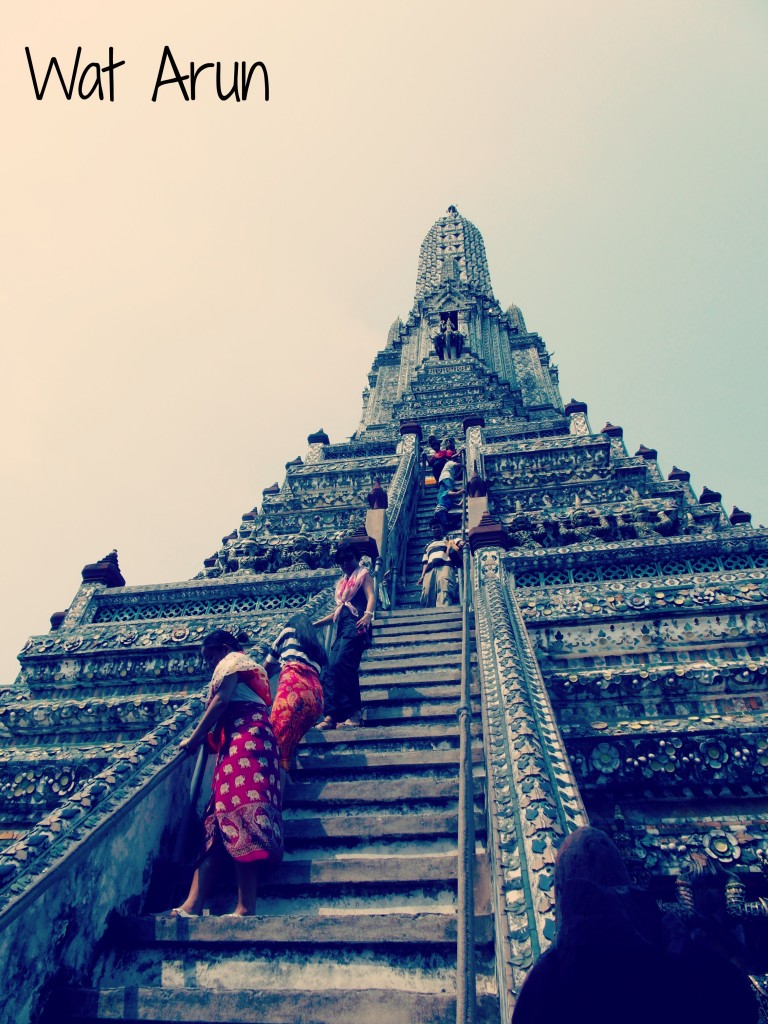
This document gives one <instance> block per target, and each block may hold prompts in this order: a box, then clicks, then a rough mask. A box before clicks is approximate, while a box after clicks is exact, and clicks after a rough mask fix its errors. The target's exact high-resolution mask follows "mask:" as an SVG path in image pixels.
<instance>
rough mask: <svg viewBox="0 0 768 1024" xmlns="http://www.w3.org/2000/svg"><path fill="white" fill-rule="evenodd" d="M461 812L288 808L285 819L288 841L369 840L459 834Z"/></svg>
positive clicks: (481, 822) (478, 824)
mask: <svg viewBox="0 0 768 1024" xmlns="http://www.w3.org/2000/svg"><path fill="white" fill-rule="evenodd" d="M458 827H459V825H458V814H457V812H455V811H444V810H429V811H421V812H420V813H415V814H409V813H405V812H389V813H384V812H379V811H374V812H373V813H367V814H363V813H361V812H360V811H359V810H357V811H356V812H355V813H354V814H345V813H343V812H340V813H337V814H334V813H317V811H314V810H313V811H312V812H311V814H310V815H308V816H306V817H303V816H297V815H296V812H295V811H293V812H288V813H286V815H285V818H284V820H283V832H284V834H285V840H286V843H289V842H291V841H294V840H306V839H324V840H328V841H331V840H338V839H344V840H358V841H359V840H367V839H384V838H387V839H391V838H398V839H400V838H405V839H408V838H410V837H413V836H429V837H434V836H455V835H457V834H458ZM475 830H476V832H477V833H478V834H480V833H481V832H484V830H485V816H484V815H483V813H482V812H481V811H477V812H476V814H475Z"/></svg>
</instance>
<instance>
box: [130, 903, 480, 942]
mask: <svg viewBox="0 0 768 1024" xmlns="http://www.w3.org/2000/svg"><path fill="white" fill-rule="evenodd" d="M492 928H493V920H492V918H491V916H490V915H489V914H483V915H475V943H476V945H486V944H488V943H490V942H492V941H493V931H492ZM119 932H120V934H121V935H122V936H124V938H125V941H126V942H127V943H128V944H129V945H130V946H145V947H146V946H158V947H162V946H165V945H172V946H177V945H178V944H179V943H182V942H183V943H185V944H189V945H190V946H192V945H195V944H201V943H204V944H206V946H208V945H209V944H210V945H211V946H213V947H214V948H215V946H216V945H217V944H222V943H226V944H227V946H228V947H237V946H253V947H256V946H262V947H263V946H265V945H266V944H267V943H276V944H279V945H281V946H332V945H343V946H345V947H349V946H351V945H352V944H353V943H354V944H361V943H362V944H366V945H367V944H371V943H375V944H376V945H377V946H385V945H386V946H413V945H420V946H421V945H432V946H434V945H438V946H439V945H449V946H455V944H456V934H457V917H456V913H455V908H454V907H452V906H447V907H445V909H444V910H442V912H428V911H424V910H419V911H416V912H413V913H408V912H398V911H395V910H390V911H389V912H388V913H384V912H382V911H380V912H378V913H369V912H368V911H367V910H366V909H365V908H362V909H359V910H354V909H352V910H347V911H344V910H341V911H339V912H337V913H324V912H322V909H321V910H320V912H319V913H314V914H257V915H254V916H253V917H244V918H241V919H239V920H234V919H232V918H226V917H216V916H214V915H207V916H205V917H200V918H197V919H191V920H183V919H181V918H178V917H176V918H171V917H166V916H162V917H142V918H130V919H126V920H125V921H123V922H121V923H120V928H119Z"/></svg>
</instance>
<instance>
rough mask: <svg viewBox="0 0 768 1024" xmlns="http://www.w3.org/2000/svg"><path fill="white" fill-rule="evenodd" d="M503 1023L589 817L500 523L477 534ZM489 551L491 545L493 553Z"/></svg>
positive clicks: (539, 946)
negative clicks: (572, 835) (562, 854)
mask: <svg viewBox="0 0 768 1024" xmlns="http://www.w3.org/2000/svg"><path fill="white" fill-rule="evenodd" d="M470 544H471V546H472V549H473V552H476V553H475V558H474V573H473V591H474V605H475V625H476V631H477V632H476V636H477V653H478V662H479V666H480V676H481V685H482V700H483V708H484V712H485V736H484V742H485V748H486V758H487V772H488V799H489V809H490V818H491V833H492V834H491V836H490V837H489V839H490V842H489V847H490V853H491V868H492V874H493V882H492V887H493V890H494V892H493V898H494V901H495V903H496V914H495V918H496V922H497V923H496V928H497V932H496V940H497V941H496V949H497V967H498V972H499V973H498V976H499V990H500V999H501V1007H500V1008H501V1019H502V1020H509V1018H510V1013H511V1009H512V1003H513V1000H514V994H515V993H516V992H518V991H519V989H520V986H521V985H522V982H523V980H524V978H525V974H526V973H527V971H528V970H529V968H530V967H531V966H532V964H533V962H534V961H535V960H536V958H537V957H538V956H539V954H540V953H542V952H543V951H544V949H546V948H547V946H548V945H549V944H550V943H551V941H552V939H553V938H554V933H555V914H554V911H555V889H554V868H555V854H556V851H557V848H558V846H559V845H560V843H561V841H562V840H563V838H564V836H565V835H566V834H567V833H568V832H571V831H573V830H574V829H576V828H578V827H579V826H580V825H585V824H587V816H586V812H585V810H584V806H583V804H582V802H581V797H580V795H579V791H578V788H577V785H576V780H575V778H574V775H573V772H572V770H571V766H570V762H569V760H568V756H567V754H566V752H565V746H564V743H563V740H562V737H561V735H560V731H559V729H558V727H557V723H556V720H555V715H554V712H553V710H552V706H551V704H550V701H549V696H548V694H547V691H546V688H545V685H544V681H543V679H542V676H541V671H540V669H539V666H538V663H537V661H536V656H535V654H534V651H533V648H532V646H531V643H530V640H529V638H528V634H527V631H526V628H525V624H524V622H523V618H522V615H521V613H520V609H519V607H518V604H517V600H516V597H515V592H514V585H513V582H512V579H511V577H508V576H507V572H506V570H505V568H504V563H503V556H504V551H503V546H504V534H503V531H502V530H501V528H500V527H499V524H494V523H493V521H492V520H490V517H489V518H488V519H487V520H486V522H485V524H484V526H483V525H481V527H480V528H479V529H478V530H474V531H472V534H471V535H470ZM486 545H487V546H486Z"/></svg>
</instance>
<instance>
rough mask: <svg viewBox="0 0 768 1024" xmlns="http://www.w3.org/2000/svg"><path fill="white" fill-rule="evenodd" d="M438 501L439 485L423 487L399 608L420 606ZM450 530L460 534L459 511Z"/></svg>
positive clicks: (452, 534) (452, 520) (399, 597)
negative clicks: (424, 564) (420, 582)
mask: <svg viewBox="0 0 768 1024" xmlns="http://www.w3.org/2000/svg"><path fill="white" fill-rule="evenodd" d="M436 503H437V487H436V486H434V485H433V486H430V487H426V488H422V490H421V493H420V494H419V503H418V505H417V508H416V523H415V526H414V530H413V532H412V534H411V536H410V539H409V541H408V550H407V552H406V556H405V586H404V587H403V588H402V589H401V590H400V591H399V592H398V595H397V605H398V607H399V608H418V607H419V600H420V598H421V587H420V586H419V585H418V583H417V581H418V578H419V576H420V575H421V565H422V562H421V559H422V556H423V554H424V549H425V548H426V546H427V544H428V543H429V542H430V541H431V540H432V520H433V518H434V515H435V505H436ZM448 530H449V534H450V536H452V537H458V536H459V534H460V530H461V520H460V517H459V515H458V513H456V512H454V513H451V516H450V520H449V527H448ZM457 664H458V655H457Z"/></svg>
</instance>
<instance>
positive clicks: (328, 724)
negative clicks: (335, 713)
mask: <svg viewBox="0 0 768 1024" xmlns="http://www.w3.org/2000/svg"><path fill="white" fill-rule="evenodd" d="M315 728H316V729H321V730H322V731H323V732H325V730H326V729H335V728H336V721H335V719H333V718H331V716H330V715H326V716H325V718H324V719H323V720H322V722H318V723H317V725H316V726H315Z"/></svg>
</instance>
